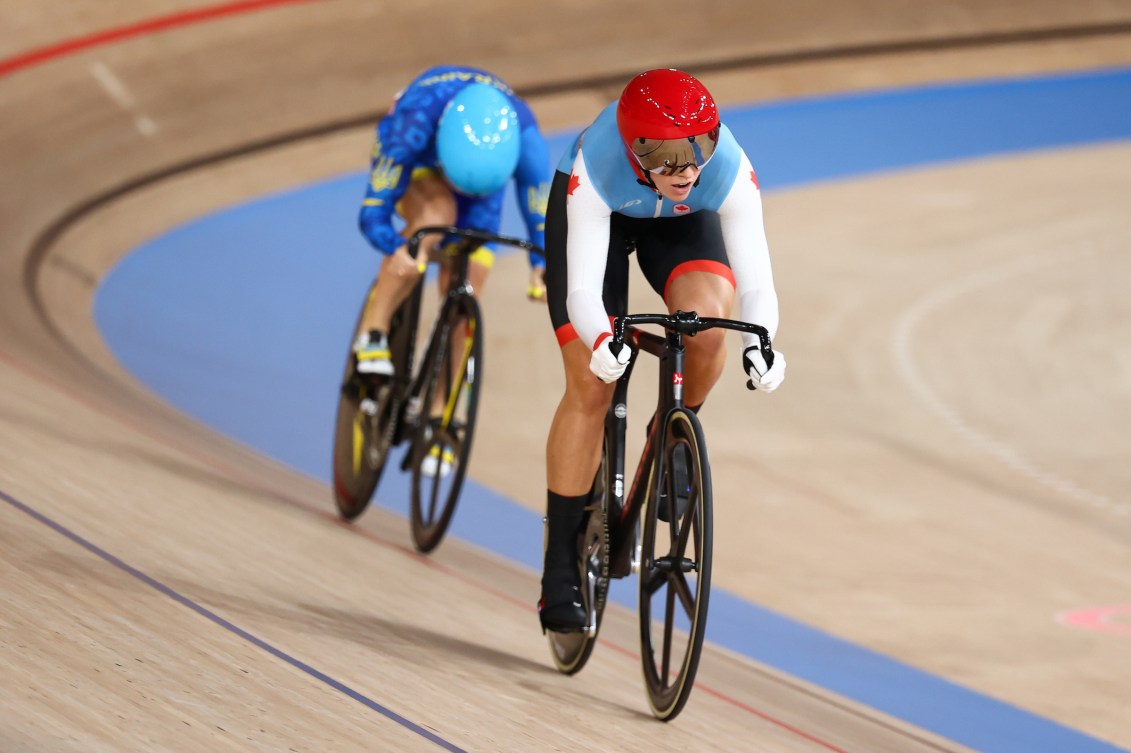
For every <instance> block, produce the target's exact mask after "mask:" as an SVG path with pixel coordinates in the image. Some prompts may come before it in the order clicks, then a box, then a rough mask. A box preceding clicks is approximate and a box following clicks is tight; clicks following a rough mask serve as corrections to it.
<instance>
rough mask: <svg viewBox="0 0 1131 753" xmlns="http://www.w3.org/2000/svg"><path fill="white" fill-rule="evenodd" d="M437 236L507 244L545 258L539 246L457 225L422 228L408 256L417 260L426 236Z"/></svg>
mask: <svg viewBox="0 0 1131 753" xmlns="http://www.w3.org/2000/svg"><path fill="white" fill-rule="evenodd" d="M437 234H442V235H456V236H459V237H460V238H469V239H471V240H477V241H483V242H484V243H505V244H507V245H508V246H516V247H517V248H522V249H525V250H527V251H537V252H538V253H540V254H542V255H543V256H545V252H544V251H543V250H542V249H541V248H540V247H539V246H537V245H535V244H534V243H531V242H530V241H528V240H523V239H522V238H512V237H510V236H507V235H499V234H498V233H488V232H487V231H485V230H473V229H471V228H463V227H456V226H455V225H429V226H428V227H422V228H420V229H419V230H417V231H416V232H415V233H413V234H412V236H411V237H410V238H409V239H408V255H409V256H411V257H412V258H414V259H415V258H416V252H417V250H418V249H419V247H420V241H421V239H422V238H423V237H424V236H426V235H437Z"/></svg>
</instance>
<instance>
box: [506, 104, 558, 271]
mask: <svg viewBox="0 0 1131 753" xmlns="http://www.w3.org/2000/svg"><path fill="white" fill-rule="evenodd" d="M514 178H515V186H514V188H515V198H516V199H517V200H518V206H519V209H521V210H522V218H523V220H524V221H525V222H526V232H527V237H528V238H530V242H531V243H533V244H534V245H536V246H537V247H538V248H540V249H541V248H545V245H546V201H547V199H548V198H549V195H550V150H549V148H548V147H547V146H546V140H545V139H544V138H543V137H542V134H541V132H539V130H538V126H537V125H536V124H535V123H534V122H533V121H532V122H531V123H529V124H528V125H527V126H526V127H525V128H523V130H522V152H521V153H520V154H519V158H518V167H517V169H516V170H515V174H514ZM530 266H531V268H532V269H537V268H540V267H544V266H546V259H545V258H544V257H543V255H542V254H541V253H539V252H535V251H531V252H530Z"/></svg>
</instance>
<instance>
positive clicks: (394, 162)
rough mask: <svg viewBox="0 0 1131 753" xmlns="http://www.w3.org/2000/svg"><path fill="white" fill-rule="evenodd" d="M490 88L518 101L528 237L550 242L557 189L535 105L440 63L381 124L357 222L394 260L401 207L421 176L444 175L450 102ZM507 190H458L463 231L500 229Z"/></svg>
mask: <svg viewBox="0 0 1131 753" xmlns="http://www.w3.org/2000/svg"><path fill="white" fill-rule="evenodd" d="M473 83H486V84H490V85H492V86H494V87H496V88H498V89H499V90H500V91H502V92H503V93H504V94H506V95H507V97H508V98H509V99H510V100H511V102H512V103H513V104H514V109H515V112H516V113H517V115H518V123H519V128H520V131H521V135H522V142H521V143H522V149H521V153H520V156H519V160H518V167H517V168H516V169H515V173H514V179H515V192H516V196H517V199H518V206H519V207H520V209H521V210H522V215H523V219H524V220H525V222H526V229H527V233H528V236H529V239H530V241H531V242H532V243H534V244H535V245H536V246H538V248H542V247H543V246H544V244H545V240H544V232H545V224H546V200H547V197H548V196H549V192H550V183H549V181H550V165H549V160H550V157H549V149H548V148H547V146H546V141H545V139H544V138H543V137H542V133H541V132H540V131H539V129H538V123H537V122H536V120H535V118H534V113H533V112H531V110H530V107H529V106H528V105H527V104H526V103H525V102H524V101H523V100H521V99H520V98H519V97H518V96H517V95H516V94H515V93H514V92H513V91H512V90H511V88H510V87H509V86H507V85H506V84H505V83H504V82H503V81H501V80H500V79H499V78H497V77H496V76H494V75H492V74H490V73H488V72H487V71H483V70H479V69H477V68H466V67H460V66H441V67H436V68H430V69H428V70H426V71H424V72H423V73H421V74H420V75H419V76H418V77H417V78H416V79H415V80H413V82H412V83H411V84H409V85H408V87H407V88H406V89H405V90H404V91H403V92H401V93H400V94H399V95H398V96H397V98H396V100H395V101H394V102H393V106H392V107H391V108H390V109H389V112H388V114H386V115H385V117H383V118H382V119H381V121H380V122H379V123H378V124H377V136H376V140H375V141H374V144H373V154H372V156H371V158H370V173H369V185H368V186H367V187H366V191H365V200H364V201H363V202H362V206H361V215H360V217H359V218H358V224H359V225H360V227H361V232H362V233H363V234H364V235H365V237H366V238H368V239H369V242H370V243H371V244H373V246H374V247H375V248H376V249H378V250H379V251H381V252H382V253H384V254H386V255H388V254H391V253H393V252H394V251H396V250H397V248H399V247H400V246H402V245H404V243H405V239H404V238H403V237H402V236H401V235H400V233H398V232H397V231H396V229H395V228H394V227H393V216H394V213H395V212H396V209H397V202H398V201H400V199H401V197H402V196H404V194H405V191H407V190H408V187H409V184H410V183H411V182H412V180H413V178H414V177H415V176H419V175H420V174H421V171H425V173H426V174H427V173H434V174H437V175H442V174H443V171H442V169H441V167H440V165H439V162H438V161H437V159H436V127H437V123H438V122H439V120H440V115H441V114H443V112H444V107H445V106H447V104H448V102H449V101H451V99H452V98H453V97H454V96H455V95H456V93H457V92H459V91H460V90H461V89H463V88H464V87H465V86H468V85H469V84H473ZM505 191H506V189H505V188H502V189H500V190H499V191H497V192H495V193H493V194H490V195H488V196H466V195H463V194H461V193H459V192H458V191H455V190H453V194H454V196H455V199H456V225H457V226H458V227H462V228H470V229H474V230H482V231H484V232H489V233H497V232H498V231H499V223H500V220H501V215H502V207H503V194H504V192H505ZM474 258H476V260H477V261H480V262H481V263H485V264H487V265H488V266H489V265H490V263H491V256H490V251H487V252H486V257H484V252H483V251H482V250H481V251H479V252H477V255H476V256H475V257H474ZM544 264H545V260H544V259H543V258H542V255H541V254H540V253H536V252H531V254H530V265H531V267H535V268H537V267H542V266H543V265H544Z"/></svg>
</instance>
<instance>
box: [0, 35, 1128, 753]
mask: <svg viewBox="0 0 1131 753" xmlns="http://www.w3.org/2000/svg"><path fill="white" fill-rule="evenodd" d="M1128 33H1131V21H1115V22H1111V23H1106V24H1088V25H1080V26H1067V27H1051V28H1042V29H1032V30H1024V31H1016V32H991V33H986V34H971V35H964V36H951V37H939V38H935V39H906V40H896V41H893V42H883V43H875V44H860V45H842V46H838V47H828V48H822V49H802V50H791V51H783V52H776V53H767V54H763V55H752V56H744V57H734V58H726V59H722V60H716V61H699V62H684V63H679V64H675V65H674V66H673V67H676V68H681V69H683V70H687V71H689V72H692V73H694V74H696V75H701V74H702V73H707V72H722V71H732V70H738V69H743V68H773V67H777V66H784V65H790V64H797V63H806V62H821V61H832V60H846V59H851V58H867V57H879V56H883V55H893V54H900V53H918V52H944V51H952V50H962V49H971V48H984V47H993V46H1006V45H1021V44H1032V43H1037V42H1044V41H1056V40H1069V39H1086V38H1097V37H1105V36H1118V35H1122V34H1128ZM638 72H639V71H637V70H635V69H634V70H632V71H627V72H625V71H622V72H617V73H610V74H605V75H600V76H591V77H588V78H579V79H571V80H569V81H548V82H545V83H540V84H531V85H528V86H525V87H519V88H516V93H517V94H518V95H519V96H522V97H524V98H532V97H540V96H550V95H555V94H566V93H571V92H578V91H585V90H590V89H597V90H600V89H607V88H615V89H618V90H619V88H620V87H621V86H623V84H624V82H625V81H627V80H629V79H630V78H631V77H632V76H634V75H636V73H638ZM381 112H382V111H371V112H366V113H362V114H359V115H355V116H350V117H346V118H341V119H338V120H335V121H331V122H328V123H323V124H320V125H316V126H311V127H308V128H302V129H297V130H294V131H288V132H286V133H282V134H278V135H276V136H271V137H267V138H264V139H260V140H258V141H252V142H248V143H246V144H242V145H239V146H235V147H231V148H228V149H223V150H220V151H217V152H213V153H211V154H206V155H202V156H200V157H196V158H193V159H190V160H186V161H184V162H179V163H176V164H173V165H170V166H168V167H165V168H161V169H158V170H155V171H151V172H149V173H145V174H143V175H141V176H138V177H136V178H133V179H130V180H127V181H125V182H123V183H121V184H119V185H118V186H115V187H113V188H111V189H108V190H106V191H103V192H102V193H98V194H95V195H94V196H93V197H91V198H89V199H87V200H85V201H82V202H80V203H78V204H77V205H75V206H73V207H71V208H70V209H68V210H66V211H65V212H63V214H62V215H60V216H59V217H58V218H57V219H55V220H54V221H53V222H51V223H50V224H49V225H48V226H47V227H46V229H44V230H43V231H42V232H41V233H40V234H39V235H38V236H37V237H36V238H35V240H34V241H33V242H32V244H31V246H30V247H29V253H28V255H27V258H26V260H25V262H24V266H23V281H22V285H23V288H24V292H25V294H26V295H27V296H28V298H29V300H30V301H31V304H32V309H33V310H34V312H35V314H36V316H37V318H38V319H39V320H40V323H41V324H42V325H43V326H44V327H45V328H46V329H47V331H48V333H49V334H50V335H51V337H52V338H53V339H54V340H55V341H56V342H57V343H59V344H60V345H61V346H62V347H63V348H64V349H65V350H66V351H67V352H68V354H70V355H71V356H72V357H75V358H77V359H78V360H80V361H81V362H83V363H85V364H87V365H89V366H91V367H92V368H94V369H95V370H96V371H98V372H99V373H102V374H103V375H104V376H109V375H107V374H105V372H103V371H102V369H101V368H100V367H98V366H97V364H94V363H93V361H92V360H91V359H89V358H88V357H87V356H86V354H84V353H83V352H82V351H80V350H79V349H78V348H76V347H75V346H74V345H73V344H72V343H71V341H70V340H69V339H68V338H67V337H66V336H65V335H64V334H63V333H62V332H61V331H60V330H59V329H58V328H57V327H56V326H55V324H54V323H53V322H52V321H51V318H50V317H49V316H48V313H47V307H46V306H45V304H44V302H43V300H42V298H41V296H40V295H39V291H38V289H37V285H36V283H37V281H38V278H39V274H40V272H41V270H42V268H43V265H44V263H45V262H46V260H47V258H48V256H49V254H50V252H51V249H52V247H53V246H54V245H55V243H56V242H57V241H58V239H59V238H60V237H61V236H62V235H63V233H65V232H66V231H67V230H68V229H69V228H70V227H71V226H72V225H74V224H76V223H77V222H79V221H80V220H82V219H83V218H84V217H86V216H87V215H89V214H92V213H94V212H96V211H97V210H99V209H101V208H103V207H105V206H107V205H109V204H111V203H113V202H114V201H116V200H117V199H120V198H122V197H124V196H128V195H130V194H131V193H133V192H135V191H138V190H141V189H144V188H147V187H149V186H152V185H154V184H157V183H160V182H161V181H163V180H166V179H169V178H173V177H177V176H179V175H183V174H186V173H190V172H192V171H194V170H198V169H201V168H205V167H209V166H213V165H217V164H221V163H224V162H227V161H229V160H233V159H238V158H240V157H245V156H249V155H252V154H257V153H259V152H264V151H269V150H271V149H274V148H277V147H283V146H288V145H291V144H294V143H298V142H301V141H305V140H308V139H315V138H320V137H323V136H329V135H333V134H336V133H339V132H341V131H347V130H351V129H354V128H361V127H364V126H371V125H373V124H374V123H375V122H376V121H377V119H378V118H380V116H381ZM0 498H3V499H5V500H7V501H8V502H9V503H10V504H13V506H16V507H17V508H19V509H22V510H23V511H24V512H26V513H28V514H29V515H31V516H32V517H34V518H36V519H38V520H40V521H41V522H43V523H45V524H46V525H48V526H49V527H51V528H53V529H55V530H56V531H58V532H59V533H62V534H63V535H64V536H67V537H68V538H71V539H72V540H74V541H76V542H77V543H79V544H80V545H81V546H83V547H84V548H87V549H88V550H90V551H92V552H93V553H95V554H97V555H98V556H100V557H102V558H103V559H106V560H107V561H108V562H110V563H111V564H114V565H115V566H117V567H120V568H122V569H123V570H125V571H126V572H128V573H130V574H131V575H134V576H135V577H138V578H140V579H141V580H143V581H145V582H146V583H148V584H149V585H152V586H153V587H154V588H157V589H158V590H159V591H162V592H163V593H166V594H167V595H170V596H171V597H172V598H174V599H175V600H177V601H179V602H181V603H184V604H185V605H186V606H188V607H189V608H191V609H193V610H194V611H197V612H199V613H201V614H202V615H203V616H205V617H206V618H208V619H211V620H213V621H214V622H218V624H221V625H222V626H224V627H229V623H227V622H226V621H224V620H223V618H220V617H218V616H216V615H213V614H212V613H210V612H207V610H203V608H202V607H199V606H198V605H195V604H194V603H192V602H189V601H187V599H185V598H184V597H182V596H180V595H179V594H177V593H175V592H172V591H170V590H169V589H168V588H167V587H165V586H163V585H162V584H160V583H158V582H156V581H153V580H152V579H150V578H149V577H148V576H146V575H145V574H144V573H140V572H138V571H135V570H134V569H133V568H131V567H130V566H129V565H126V564H125V563H123V562H120V561H119V560H117V559H116V558H114V557H113V556H112V555H109V554H107V553H104V552H102V551H101V550H99V549H98V548H97V547H94V545H92V544H89V543H88V542H86V541H85V540H83V539H81V538H79V537H77V536H76V535H75V534H72V533H70V532H69V531H67V530H66V529H65V528H63V527H62V526H59V525H58V524H56V523H54V522H53V521H51V520H50V519H47V518H45V517H44V516H41V515H40V514H38V513H36V512H34V511H33V510H31V509H30V508H27V507H26V506H24V505H22V504H21V503H19V502H18V501H17V500H14V499H13V498H11V497H9V496H8V495H6V494H4V493H3V492H0ZM202 610H203V611H202ZM230 628H231V629H232V630H233V631H234V632H236V634H237V635H240V636H241V637H245V638H247V639H248V640H251V641H252V642H253V643H255V644H256V645H260V642H259V641H257V639H255V638H254V636H250V635H247V634H245V633H244V632H243V631H241V630H240V629H239V628H236V627H235V626H234V625H232V626H230ZM260 647H261V648H264V649H265V650H267V651H269V652H271V653H273V654H276V655H278V656H280V657H281V658H283V659H284V660H285V661H288V663H292V664H295V666H298V667H299V668H300V669H303V671H306V668H305V665H301V663H295V662H296V661H297V660H291V659H290V658H289V657H287V656H286V655H284V654H282V653H281V652H278V651H277V650H276V649H273V648H272V647H270V646H267V645H266V644H263V645H261V646H260ZM765 674H766V675H767V676H770V677H773V678H774V679H778V680H780V679H781V678H777V677H776V676H774V675H772V674H771V673H768V672H767V673H765ZM314 676H315V677H318V678H319V679H323V678H322V677H321V676H320V674H315V675H314ZM325 680H326V681H328V682H330V683H331V684H333V683H334V681H333V680H331V679H330V678H325ZM786 684H790V683H786ZM335 687H336V686H335ZM343 687H344V686H343ZM795 690H802V691H803V692H804V693H805V694H806V695H810V696H813V697H815V698H820V696H819V695H817V694H815V693H813V692H812V691H809V690H807V689H802V688H795ZM343 692H346V693H347V695H353V693H352V691H349V689H344V690H343ZM359 700H360V699H359ZM821 700H824V701H826V702H828V701H829V699H828V698H822V699H821ZM363 702H364V701H363ZM833 705H838V706H839V704H835V703H834V704H833ZM378 710H379V711H382V713H386V715H389V714H391V713H392V712H388V710H385V709H383V708H378ZM842 710H845V711H850V712H852V711H854V710H852V709H846V708H842ZM856 715H859V712H856ZM394 716H395V715H394ZM390 718H394V717H390ZM870 719H871V718H870ZM394 721H398V723H399V717H397V718H395V719H394ZM406 721H407V720H406ZM871 721H873V722H876V721H878V720H876V719H871ZM408 724H412V723H411V722H409V723H408ZM883 726H889V725H887V724H884V725H883ZM892 728H893V731H896V732H900V733H903V734H905V735H907V736H908V737H911V738H912V739H915V740H917V741H918V742H920V743H923V744H925V745H928V746H929V747H932V748H936V749H940V750H944V748H942V747H941V746H939V745H938V744H937V743H935V742H934V741H931V740H927V739H924V738H922V737H920V736H918V735H915V734H908V732H907V731H906V730H901V729H899V728H898V727H895V726H894V725H892ZM423 734H425V736H429V733H427V732H426V731H424V732H423ZM440 744H441V745H442V744H443V743H440ZM457 750H458V749H457Z"/></svg>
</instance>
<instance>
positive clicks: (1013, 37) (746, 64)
mask: <svg viewBox="0 0 1131 753" xmlns="http://www.w3.org/2000/svg"><path fill="white" fill-rule="evenodd" d="M1128 33H1131V20H1124V21H1113V22H1110V23H1106V24H1086V25H1078V26H1062V27H1051V28H1042V29H1031V30H1023V31H1015V32H990V33H985V34H969V35H957V36H950V37H940V38H935V39H930V38H928V39H904V40H896V41H892V42H881V43H874V44H860V45H842V46H838V47H827V48H820V49H801V50H793V51H785V52H775V53H767V54H763V55H752V56H746V57H734V58H728V59H724V60H717V61H709V60H708V61H685V62H683V63H680V64H677V65H676V67H680V68H683V69H684V70H688V71H690V72H693V73H698V74H701V73H703V72H718V71H727V70H737V69H743V68H772V67H775V66H782V65H789V64H794V63H801V62H817V61H827V60H844V59H850V58H863V57H876V56H880V55H890V54H898V53H910V52H930V51H935V52H938V51H946V50H961V49H969V48H976V47H992V46H996V45H1017V44H1029V43H1034V42H1042V41H1051V40H1065V39H1083V38H1095V37H1104V36H1116V35H1121V34H1128ZM637 72H638V71H636V70H633V71H631V72H624V71H621V72H617V73H610V74H607V75H601V76H593V77H589V78H581V79H570V80H568V81H548V82H545V83H541V84H531V85H529V86H525V87H520V88H518V89H516V92H517V93H518V94H519V95H520V96H522V97H539V96H547V95H551V94H563V93H569V92H577V91H584V90H588V89H605V88H610V87H616V88H618V89H619V87H620V86H622V85H623V83H624V82H625V81H627V80H628V79H630V78H631V77H632V76H634V75H635V74H636V73H637ZM380 115H381V112H380V111H370V112H365V113H361V114H358V115H354V116H349V117H345V118H341V119H339V120H335V121H331V122H328V123H322V124H320V125H316V126H311V127H308V128H301V129H297V130H294V131H288V132H286V133H281V134H278V135H275V136H270V137H267V138H264V139H260V140H258V141H251V142H248V143H245V144H241V145H238V146H234V147H230V148H228V149H222V150H220V151H217V152H213V153H211V154H206V155H202V156H200V157H196V158H193V159H189V160H186V161H184V162H179V163H176V164H173V165H170V166H168V167H164V168H160V169H158V170H155V171H152V172H149V173H145V174H143V175H140V176H138V177H135V178H132V179H130V180H127V181H125V182H124V183H121V184H119V185H118V186H115V187H113V188H110V189H108V190H106V191H103V192H101V193H98V194H95V195H94V196H93V197H91V198H89V199H87V200H85V201H82V202H80V203H79V204H77V205H75V206H73V207H71V208H70V209H68V210H66V211H64V212H63V214H62V215H60V216H59V217H58V218H57V219H55V220H54V221H53V222H51V223H50V224H49V225H48V226H47V227H46V229H44V230H43V231H42V232H41V233H40V234H39V235H38V236H37V237H36V239H35V240H34V241H33V242H32V244H31V246H30V248H29V252H28V255H27V258H26V260H25V262H24V267H23V281H22V285H23V288H24V292H25V293H26V294H27V296H28V298H29V300H30V301H31V304H32V309H33V310H34V311H35V314H36V316H37V317H38V318H39V320H40V322H41V323H42V324H43V325H44V326H45V327H46V329H47V330H48V332H49V333H50V335H51V337H52V338H53V339H54V340H56V341H57V342H58V343H60V344H61V345H62V346H63V347H64V348H65V349H66V350H67V351H68V352H69V353H70V354H71V355H72V356H74V357H77V358H78V359H79V360H80V361H82V362H84V363H86V364H88V365H91V366H94V364H93V363H91V361H90V359H89V358H87V357H86V355H85V354H83V353H82V352H81V351H79V350H78V349H77V348H76V347H75V346H74V345H73V344H72V343H71V342H70V340H69V339H68V338H67V337H65V336H64V334H63V333H62V332H61V331H59V329H58V328H57V327H56V326H55V325H54V323H53V322H52V321H51V318H50V317H49V316H48V314H47V307H46V306H45V304H44V302H43V300H42V298H41V297H40V294H39V291H38V289H37V287H38V286H37V284H36V283H37V281H38V279H39V275H40V272H41V270H42V267H43V265H44V263H45V261H46V259H47V257H48V255H49V254H50V251H51V248H52V247H53V246H54V244H55V243H56V242H57V241H58V239H59V237H60V236H62V234H63V233H64V232H66V230H67V229H68V228H70V227H71V226H72V225H74V224H75V223H77V222H78V221H79V220H81V219H82V218H84V217H85V216H87V215H89V214H91V213H93V212H95V211H97V210H98V209H100V208H102V207H104V206H106V205H108V204H110V203H111V202H113V201H115V200H116V199H119V198H121V197H123V196H127V195H129V194H130V193H133V192H134V191H138V190H140V189H143V188H146V187H148V186H151V185H153V184H155V183H159V182H161V181H163V180H165V179H167V178H172V177H176V176H178V175H182V174H185V173H188V172H192V171H194V170H198V169H200V168H204V167H209V166H212V165H216V164H220V163H223V162H226V161H228V160H232V159H236V158H239V157H244V156H248V155H251V154H256V153H259V152H263V151H267V150H270V149H274V148H277V147H281V146H287V145H289V144H293V143H297V142H301V141H305V140H307V139H314V138H318V137H321V136H328V135H332V134H335V133H338V132H340V131H345V130H350V129H353V128H360V127H362V126H369V125H372V124H374V123H375V122H376V121H377V119H378V118H379V117H380ZM98 370H99V371H101V369H98Z"/></svg>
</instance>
